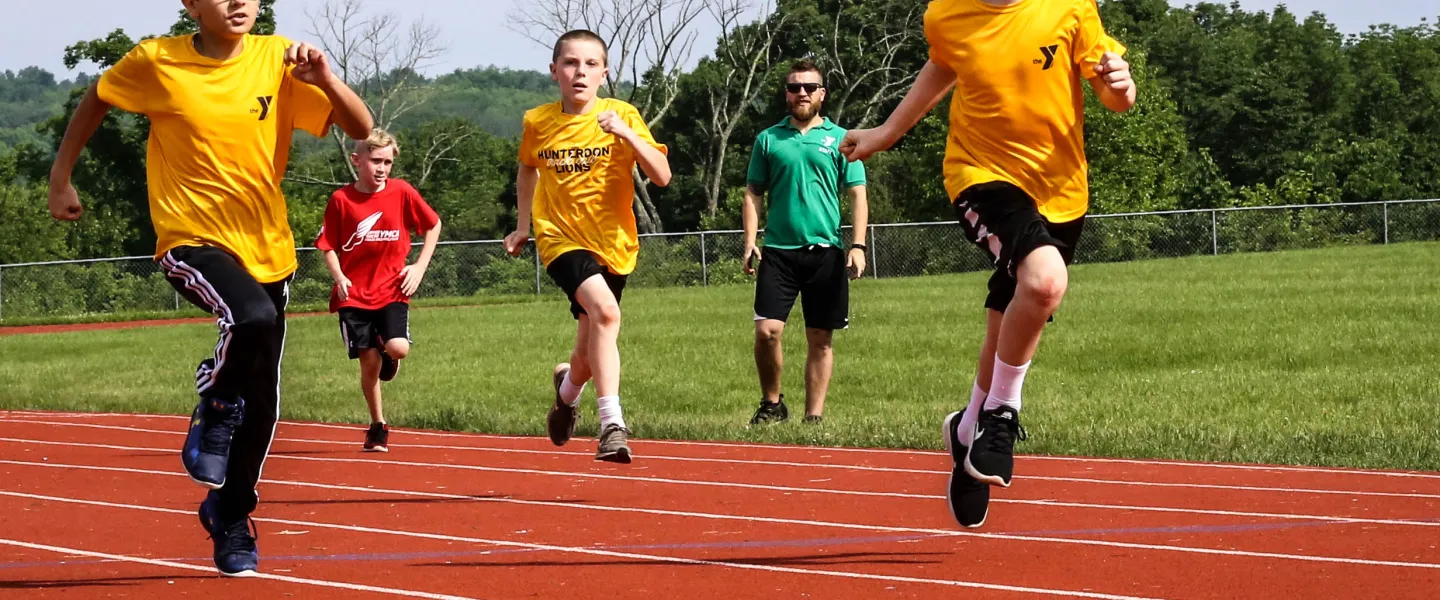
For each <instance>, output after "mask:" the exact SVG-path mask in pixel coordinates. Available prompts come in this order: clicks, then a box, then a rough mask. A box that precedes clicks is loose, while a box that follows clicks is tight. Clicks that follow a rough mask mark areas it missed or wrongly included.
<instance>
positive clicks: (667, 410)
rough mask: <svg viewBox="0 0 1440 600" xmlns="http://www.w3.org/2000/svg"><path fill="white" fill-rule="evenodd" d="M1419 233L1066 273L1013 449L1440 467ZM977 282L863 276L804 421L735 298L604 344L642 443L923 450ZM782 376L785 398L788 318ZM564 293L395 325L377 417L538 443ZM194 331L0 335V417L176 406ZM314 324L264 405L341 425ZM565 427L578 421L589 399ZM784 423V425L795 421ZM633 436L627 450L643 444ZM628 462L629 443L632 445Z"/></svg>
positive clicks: (567, 333)
mask: <svg viewBox="0 0 1440 600" xmlns="http://www.w3.org/2000/svg"><path fill="white" fill-rule="evenodd" d="M1436 265H1440V245H1436V244H1403V245H1394V246H1371V247H1347V248H1337V249H1329V250H1315V251H1297V252H1285V253H1275V254H1244V255H1233V256H1222V257H1202V258H1188V259H1177V260H1157V261H1147V262H1137V263H1126V264H1105V265H1080V266H1077V267H1075V269H1074V271H1073V274H1072V277H1071V282H1072V283H1071V286H1072V287H1071V292H1070V295H1069V296H1068V297H1067V299H1066V300H1065V305H1064V306H1063V307H1062V308H1061V312H1060V314H1059V315H1058V316H1057V320H1056V322H1055V323H1054V324H1053V325H1052V326H1051V327H1050V328H1049V329H1047V331H1046V334H1045V340H1044V341H1043V343H1042V344H1041V348H1040V353H1039V355H1038V356H1036V359H1035V366H1034V367H1033V368H1032V369H1031V371H1030V377H1029V379H1028V380H1027V381H1026V385H1025V413H1024V414H1025V425H1026V428H1027V429H1028V430H1029V432H1030V441H1029V442H1026V443H1023V444H1022V445H1021V447H1020V449H1021V451H1022V452H1027V453H1047V454H1076V455H1100V456H1123V457H1164V458H1179V459H1196V460H1225V461H1247V462H1249V461H1253V462H1266V463H1290V464H1325V465H1345V466H1363V467H1391V468H1411V469H1426V470H1440V406H1437V404H1436V400H1437V399H1440V375H1437V373H1440V277H1436ZM985 278H986V276H985V275H984V274H978V273H977V274H968V275H959V276H937V277H923V278H912V279H891V280H879V281H875V280H865V281H861V282H857V283H856V284H855V285H854V287H853V289H852V299H853V300H852V302H853V304H852V321H851V322H852V325H851V329H850V330H848V331H844V332H839V333H837V335H836V368H835V377H834V380H833V382H832V386H831V391H830V398H829V403H828V406H827V410H826V422H825V424H824V425H822V426H820V427H807V426H803V425H801V424H799V423H798V422H791V423H786V424H782V425H778V426H774V427H769V428H763V429H758V430H749V429H746V428H745V426H744V424H745V422H746V420H747V419H748V417H749V416H750V412H751V411H752V409H753V407H754V404H755V402H756V401H757V400H758V398H759V393H758V384H757V383H756V380H755V374H754V363H753V358H752V355H751V343H752V342H751V340H752V337H751V313H752V311H751V293H752V292H751V289H750V288H749V287H747V286H727V287H715V288H708V289H696V288H690V289H664V290H652V289H634V290H629V291H627V293H626V296H625V303H624V312H625V323H624V326H623V330H622V334H621V351H622V356H623V363H624V375H623V379H622V393H623V396H624V398H625V411H626V420H627V421H628V422H629V424H630V425H631V426H632V428H633V429H634V430H635V432H636V435H637V436H638V437H640V438H646V437H651V438H688V439H732V440H748V441H763V442H793V443H808V444H843V445H859V446H888V447H913V448H939V447H940V443H941V442H940V437H939V432H938V430H939V422H940V419H941V418H942V417H943V416H944V415H945V414H946V413H947V412H949V411H951V410H954V409H956V408H958V407H959V406H960V405H961V402H962V401H963V398H964V397H965V396H967V395H968V392H969V389H970V383H971V378H972V377H973V373H974V360H975V355H976V352H977V349H978V347H979V343H980V337H981V335H982V333H983V329H982V318H983V313H982V311H981V310H980V309H979V306H980V303H981V300H982V297H983V294H984V288H985ZM792 325H793V326H794V327H792V331H791V332H790V335H788V336H787V338H786V357H787V360H788V363H787V366H788V368H787V370H786V372H785V389H786V392H787V396H788V397H789V398H790V399H791V403H792V410H798V407H799V406H800V405H801V404H802V403H803V392H802V389H801V379H802V371H803V368H802V366H803V361H804V336H803V334H802V333H801V331H799V330H798V329H795V327H798V326H800V325H801V323H800V321H799V311H798V310H797V311H796V318H795V319H794V320H793V322H792ZM573 328H574V324H573V321H571V320H570V317H569V314H568V312H567V311H566V308H565V304H564V302H563V299H561V298H559V297H558V294H557V295H556V298H553V299H550V300H548V301H538V302H526V303H509V304H495V305H490V306H481V307H466V308H445V309H438V308H419V309H417V310H415V311H414V312H413V314H412V330H413V333H414V336H415V339H416V345H415V348H414V354H413V357H412V359H411V360H409V361H407V362H406V365H405V368H404V370H403V371H402V374H401V376H400V378H399V379H397V380H396V381H395V382H394V383H392V384H388V385H387V387H386V388H385V394H386V402H387V412H388V413H389V414H388V416H389V417H390V420H391V421H392V422H394V423H396V424H399V425H404V426H415V427H433V428H440V429H453V430H467V431H485V432H496V433H515V434H530V435H542V434H543V421H544V413H545V410H546V408H547V406H548V404H549V402H550V401H551V397H552V395H551V391H550V376H549V375H550V369H551V367H552V366H553V365H554V363H555V362H557V361H558V360H561V359H562V358H564V357H565V356H566V354H567V353H568V350H569V346H570V342H571V339H572V336H573V334H574V330H573ZM214 337H215V332H214V328H213V326H210V325H180V326H171V327H163V328H153V329H139V330H123V331H104V332H86V333H66V334H48V335H28V336H7V337H0V407H3V408H32V409H65V410H86V411H135V412H164V413H185V412H188V411H189V409H190V408H191V407H192V406H193V404H194V400H193V398H192V395H191V392H189V391H188V390H189V389H190V386H191V385H192V377H193V368H194V365H195V363H196V362H197V361H198V360H199V359H200V358H201V356H202V355H203V354H204V353H205V352H206V351H208V350H209V348H210V347H211V346H212V345H213V343H214ZM357 372H358V367H357V365H356V364H355V363H353V362H350V361H348V360H346V358H345V355H344V351H343V349H342V347H341V344H340V336H339V334H338V332H337V325H336V322H335V320H334V318H333V317H331V316H324V317H305V318H296V319H293V320H292V322H291V328H290V335H289V345H288V349H287V352H286V360H285V379H284V404H283V413H284V415H285V417H286V418H289V419H306V420H311V419H313V420H325V421H350V422H363V421H364V420H365V418H366V415H365V409H364V402H363V400H362V399H361V397H360V394H359V391H358V384H357V379H358V375H357ZM585 408H586V410H585V411H583V414H585V416H586V418H585V421H584V423H582V425H581V428H580V429H581V433H582V434H586V435H593V434H594V431H595V423H596V420H595V418H594V412H593V411H594V404H593V394H592V392H587V398H586V400H585ZM796 421H798V419H796ZM642 443H643V442H642ZM640 451H641V452H643V449H641V450H640Z"/></svg>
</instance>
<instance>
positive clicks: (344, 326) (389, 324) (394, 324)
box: [337, 302, 410, 360]
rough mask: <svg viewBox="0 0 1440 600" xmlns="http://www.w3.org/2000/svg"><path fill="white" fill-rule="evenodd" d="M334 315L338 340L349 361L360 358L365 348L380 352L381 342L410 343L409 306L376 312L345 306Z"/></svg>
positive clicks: (399, 304) (387, 307) (394, 304)
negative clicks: (341, 340)
mask: <svg viewBox="0 0 1440 600" xmlns="http://www.w3.org/2000/svg"><path fill="white" fill-rule="evenodd" d="M337 313H338V314H339V315H340V337H341V339H343V340H345V348H346V349H347V350H349V351H350V358H351V360H354V359H357V358H360V351H361V350H364V349H366V348H374V349H376V350H383V349H384V348H385V342H388V341H390V340H393V339H397V338H405V341H407V342H408V341H410V305H409V304H406V303H404V302H391V303H390V304H387V305H385V306H384V307H383V308H379V309H376V310H366V309H363V308H352V307H349V306H346V307H342V308H341V309H340V310H339V311H337Z"/></svg>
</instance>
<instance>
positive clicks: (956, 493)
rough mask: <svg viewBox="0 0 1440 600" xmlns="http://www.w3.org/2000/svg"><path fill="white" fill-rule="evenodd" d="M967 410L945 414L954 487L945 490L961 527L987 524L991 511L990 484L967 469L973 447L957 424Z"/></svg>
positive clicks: (951, 508) (951, 479)
mask: <svg viewBox="0 0 1440 600" xmlns="http://www.w3.org/2000/svg"><path fill="white" fill-rule="evenodd" d="M964 414H965V411H956V412H953V413H950V414H949V415H947V416H946V417H945V424H944V425H943V426H942V427H944V428H945V432H944V436H943V437H944V439H945V450H947V451H948V452H950V489H949V490H947V491H946V492H945V501H946V502H948V503H949V504H950V514H951V515H953V516H954V517H955V522H957V523H959V524H960V526H961V527H969V528H975V527H979V526H981V525H984V524H985V516H986V514H988V513H989V512H990V486H988V485H985V484H984V483H981V482H979V481H976V479H975V478H974V477H971V476H970V474H969V473H966V472H965V455H966V454H969V451H970V448H969V447H968V446H966V445H965V444H964V443H962V442H961V440H960V434H959V432H957V431H955V426H957V425H959V424H960V418H961V417H962V416H964Z"/></svg>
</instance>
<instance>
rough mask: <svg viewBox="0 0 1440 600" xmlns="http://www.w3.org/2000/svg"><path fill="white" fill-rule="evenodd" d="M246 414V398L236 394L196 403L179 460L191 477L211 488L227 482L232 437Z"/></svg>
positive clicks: (216, 487) (216, 488)
mask: <svg viewBox="0 0 1440 600" xmlns="http://www.w3.org/2000/svg"><path fill="white" fill-rule="evenodd" d="M244 414H245V401H243V400H241V399H239V398H236V399H235V401H234V402H226V401H224V400H220V399H217V398H207V399H203V400H201V401H200V403H199V404H197V405H195V412H194V413H192V414H191V416H190V431H189V433H187V434H185V447H184V449H182V450H181V451H180V462H181V463H184V465H185V472H186V473H189V474H190V479H191V480H193V481H194V482H195V483H198V484H200V485H201V486H204V487H206V488H208V489H212V490H218V489H220V488H221V487H223V486H224V485H225V469H226V467H227V466H228V464H229V462H230V439H231V438H232V437H234V436H235V429H236V428H237V427H239V426H240V421H241V419H242V418H243V417H244Z"/></svg>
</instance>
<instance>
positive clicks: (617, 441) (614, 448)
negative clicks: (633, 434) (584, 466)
mask: <svg viewBox="0 0 1440 600" xmlns="http://www.w3.org/2000/svg"><path fill="white" fill-rule="evenodd" d="M595 460H603V461H605V462H613V463H620V464H624V465H628V464H630V430H629V429H626V428H624V427H621V426H619V425H615V424H613V423H612V424H610V425H606V426H605V430H604V431H601V432H600V444H599V445H598V446H597V447H596V448H595Z"/></svg>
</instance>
